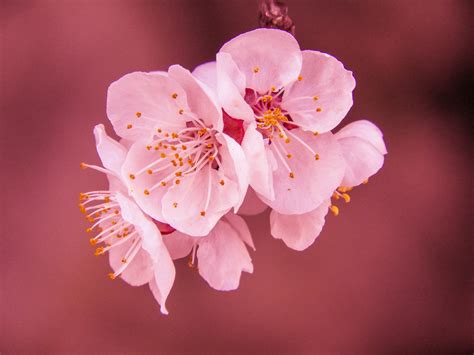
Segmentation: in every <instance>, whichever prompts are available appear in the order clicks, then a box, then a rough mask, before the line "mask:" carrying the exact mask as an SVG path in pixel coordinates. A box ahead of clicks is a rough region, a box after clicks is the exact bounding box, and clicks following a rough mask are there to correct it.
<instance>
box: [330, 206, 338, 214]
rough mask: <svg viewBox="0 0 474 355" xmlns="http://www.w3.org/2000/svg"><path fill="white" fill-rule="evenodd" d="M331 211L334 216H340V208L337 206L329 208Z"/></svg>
mask: <svg viewBox="0 0 474 355" xmlns="http://www.w3.org/2000/svg"><path fill="white" fill-rule="evenodd" d="M329 209H330V210H331V212H332V213H333V214H334V216H338V215H339V208H338V207H337V206H334V205H331V206H329Z"/></svg>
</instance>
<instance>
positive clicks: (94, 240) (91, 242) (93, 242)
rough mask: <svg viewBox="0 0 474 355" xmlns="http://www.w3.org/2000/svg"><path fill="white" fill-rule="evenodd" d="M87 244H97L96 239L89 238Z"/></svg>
mask: <svg viewBox="0 0 474 355" xmlns="http://www.w3.org/2000/svg"><path fill="white" fill-rule="evenodd" d="M89 244H90V245H96V244H97V239H94V238H91V239H89Z"/></svg>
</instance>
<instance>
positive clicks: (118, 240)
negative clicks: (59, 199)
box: [79, 125, 175, 314]
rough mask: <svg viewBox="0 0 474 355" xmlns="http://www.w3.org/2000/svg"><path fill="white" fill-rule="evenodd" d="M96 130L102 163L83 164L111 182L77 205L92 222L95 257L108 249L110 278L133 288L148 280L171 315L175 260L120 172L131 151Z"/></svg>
mask: <svg viewBox="0 0 474 355" xmlns="http://www.w3.org/2000/svg"><path fill="white" fill-rule="evenodd" d="M94 134H95V138H96V144H97V152H98V153H99V156H100V158H101V160H102V164H103V166H104V167H99V166H94V165H89V164H84V163H82V164H81V166H82V167H83V168H92V169H95V170H98V171H100V172H103V173H105V174H106V175H107V178H108V180H109V184H110V186H109V190H102V191H90V192H87V193H81V194H80V197H79V199H80V204H79V207H80V209H81V211H82V212H83V213H84V214H85V215H86V218H87V219H88V220H89V221H90V222H91V223H92V226H91V227H90V228H88V229H87V231H88V232H90V233H96V235H95V236H94V237H92V238H91V239H90V244H91V245H94V246H97V249H96V251H95V255H102V254H105V253H106V252H108V253H109V261H110V266H111V267H112V269H113V271H114V272H111V273H110V274H109V277H110V278H111V279H115V278H117V277H119V276H120V277H121V278H122V279H123V280H125V281H126V282H127V283H129V284H130V285H132V286H141V285H144V284H147V283H148V284H149V287H150V289H151V291H152V293H153V295H154V296H155V298H156V300H157V302H158V303H159V304H160V305H161V312H162V313H164V314H167V313H168V311H167V309H166V306H165V302H166V298H167V297H168V295H169V293H170V290H171V287H172V286H173V282H174V278H175V268H174V264H173V261H172V259H171V257H170V255H169V253H168V250H167V248H166V246H165V244H164V243H163V239H162V236H161V233H160V230H159V229H158V227H157V225H156V224H155V223H154V222H153V221H152V220H150V218H148V217H147V216H145V214H143V212H142V211H141V210H140V208H139V207H138V206H137V205H136V203H135V202H134V201H133V200H132V199H131V198H130V197H129V196H128V192H127V188H126V187H125V184H124V183H123V181H122V179H121V173H120V171H121V166H122V164H123V162H124V160H125V157H126V154H127V150H126V149H125V147H123V146H122V145H121V144H120V143H118V142H116V141H115V140H113V139H112V138H110V137H108V136H107V134H106V132H105V130H104V127H103V125H98V126H96V127H95V128H94Z"/></svg>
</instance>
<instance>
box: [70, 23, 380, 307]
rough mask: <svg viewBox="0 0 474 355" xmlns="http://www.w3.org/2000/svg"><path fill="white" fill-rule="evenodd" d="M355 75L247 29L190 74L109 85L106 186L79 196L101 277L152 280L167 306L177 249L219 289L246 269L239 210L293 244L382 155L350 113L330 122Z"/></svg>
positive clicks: (274, 35) (316, 226) (345, 105)
mask: <svg viewBox="0 0 474 355" xmlns="http://www.w3.org/2000/svg"><path fill="white" fill-rule="evenodd" d="M354 87H355V80H354V78H353V76H352V73H351V72H350V71H348V70H346V69H345V68H344V66H343V65H342V63H341V62H339V61H338V60H337V59H335V58H334V57H332V56H330V55H328V54H325V53H321V52H317V51H312V50H304V51H302V50H301V49H300V47H299V45H298V42H297V41H296V40H295V38H294V37H293V36H292V35H290V34H288V33H287V32H284V31H280V30H276V29H257V30H254V31H251V32H247V33H244V34H242V35H240V36H238V37H236V38H234V39H232V40H231V41H229V42H227V43H226V44H225V45H224V46H223V47H222V48H221V49H220V51H219V52H218V53H217V55H216V60H215V61H213V62H209V63H205V64H203V65H200V66H199V67H197V68H196V69H195V70H194V71H193V72H190V71H189V70H187V69H185V68H183V67H182V66H180V65H173V66H171V67H170V68H169V69H168V71H166V72H165V71H163V72H161V71H160V72H150V73H144V72H134V73H130V74H127V75H125V76H123V77H122V78H120V79H119V80H117V81H116V82H114V83H112V84H111V85H110V87H109V90H108V95H107V115H108V118H109V120H110V122H111V124H112V126H113V128H114V130H115V133H116V134H117V135H118V137H119V140H115V139H113V138H112V137H110V136H108V135H107V133H106V132H105V128H104V126H103V125H97V126H96V127H95V128H94V135H95V140H96V145H97V152H98V154H99V157H100V159H101V161H102V166H96V165H90V164H85V163H82V164H81V166H82V167H83V168H93V169H95V170H97V171H100V172H103V173H104V174H105V175H106V176H107V179H108V182H109V187H108V189H107V190H97V191H90V192H87V193H81V194H80V196H79V199H80V203H79V207H80V209H81V211H82V212H83V213H84V214H85V215H86V218H87V219H88V220H89V221H90V223H91V226H90V227H89V228H88V229H87V231H88V232H90V233H91V238H90V244H91V245H93V246H95V247H96V249H95V254H96V255H102V254H105V253H108V255H109V260H110V266H111V268H112V272H111V273H110V274H109V277H110V278H111V279H115V278H118V277H120V278H122V279H123V280H124V281H126V282H127V283H129V284H130V285H133V286H139V285H144V284H149V287H150V289H151V291H152V293H153V295H154V297H155V299H156V300H157V302H158V303H159V304H160V306H161V312H162V313H165V314H166V313H167V312H168V311H167V309H166V306H165V302H166V299H167V297H168V295H169V293H170V291H171V288H172V286H173V283H174V280H175V266H174V260H176V259H180V258H188V260H189V265H190V267H192V268H195V269H197V270H198V272H199V274H200V275H201V276H202V277H203V278H204V279H205V280H206V281H207V283H208V284H209V285H210V286H211V287H213V288H215V289H217V290H233V289H236V288H237V287H238V286H239V282H240V277H241V274H242V272H243V271H245V272H248V273H252V272H253V265H252V260H251V257H250V255H249V251H248V248H251V249H254V250H255V246H254V242H253V240H252V236H251V233H250V230H249V228H248V226H247V224H246V222H245V220H244V219H243V218H242V217H241V215H249V214H258V213H261V212H263V211H264V210H265V209H266V208H267V207H269V208H270V209H271V212H270V214H269V216H270V221H269V222H270V227H271V234H272V236H273V237H274V238H277V239H281V240H282V241H283V242H284V243H285V244H286V245H287V246H288V247H290V248H292V249H295V250H303V249H306V248H307V247H309V246H310V245H311V244H312V243H313V242H314V241H315V239H316V237H317V236H318V235H319V234H320V232H321V230H322V228H323V225H324V222H325V217H326V215H327V213H328V211H331V212H332V213H333V214H334V215H338V214H339V208H338V207H337V206H336V205H337V200H340V201H345V202H349V200H350V196H349V193H348V192H349V191H350V190H351V189H353V188H354V187H356V186H358V185H360V184H363V183H365V182H366V181H367V179H368V178H369V177H370V176H372V175H373V174H375V173H376V172H377V171H378V170H379V169H380V168H381V167H382V165H383V162H384V155H385V154H386V153H387V151H386V148H385V144H384V141H383V137H382V133H381V131H380V130H379V129H378V128H377V127H376V126H375V125H374V124H372V123H371V122H369V121H365V120H362V121H356V122H353V123H351V124H348V125H347V126H345V127H344V128H342V129H340V130H339V131H338V132H337V133H332V132H331V130H332V129H334V128H335V127H336V126H338V124H339V123H340V122H341V121H342V120H343V118H344V117H345V116H346V114H347V113H348V111H349V109H350V108H351V106H352V92H353V90H354Z"/></svg>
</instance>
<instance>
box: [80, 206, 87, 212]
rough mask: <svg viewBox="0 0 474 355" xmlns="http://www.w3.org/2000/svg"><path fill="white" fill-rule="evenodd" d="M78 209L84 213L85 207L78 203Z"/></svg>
mask: <svg viewBox="0 0 474 355" xmlns="http://www.w3.org/2000/svg"><path fill="white" fill-rule="evenodd" d="M79 210H80V211H81V212H82V213H86V208H85V207H84V205H81V204H79Z"/></svg>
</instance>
